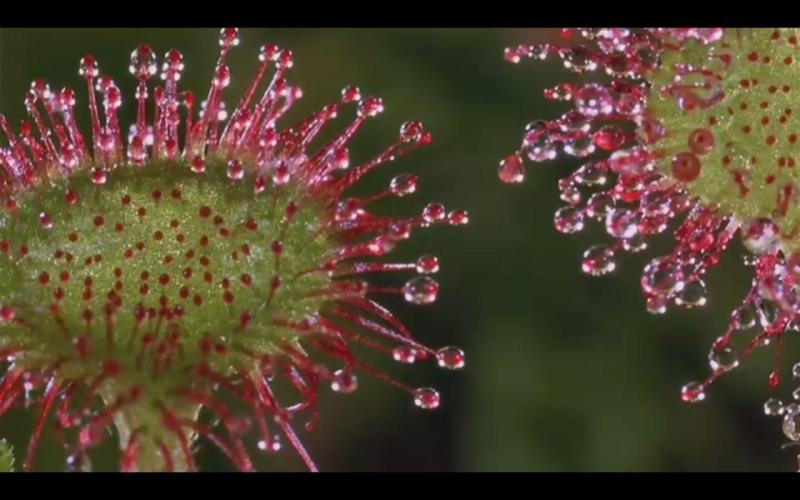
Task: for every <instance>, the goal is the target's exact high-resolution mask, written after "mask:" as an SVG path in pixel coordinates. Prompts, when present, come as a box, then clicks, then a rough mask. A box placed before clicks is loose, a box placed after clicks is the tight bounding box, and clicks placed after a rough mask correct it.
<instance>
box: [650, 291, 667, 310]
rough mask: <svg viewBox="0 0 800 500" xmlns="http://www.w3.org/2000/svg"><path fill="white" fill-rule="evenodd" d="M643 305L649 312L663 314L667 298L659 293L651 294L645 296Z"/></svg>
mask: <svg viewBox="0 0 800 500" xmlns="http://www.w3.org/2000/svg"><path fill="white" fill-rule="evenodd" d="M645 307H646V309H647V312H649V313H650V314H664V313H665V312H667V298H666V297H662V296H660V295H651V296H650V297H647V303H646V306H645Z"/></svg>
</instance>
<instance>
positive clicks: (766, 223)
mask: <svg viewBox="0 0 800 500" xmlns="http://www.w3.org/2000/svg"><path fill="white" fill-rule="evenodd" d="M739 231H740V234H741V237H742V243H743V244H744V246H745V248H747V249H748V250H750V251H751V252H753V253H755V254H759V255H760V254H765V253H771V252H773V251H775V250H776V249H777V248H778V246H779V245H780V243H781V237H780V228H779V227H778V225H777V224H775V223H774V222H773V221H772V219H768V218H763V217H762V218H759V219H751V220H748V221H745V222H744V223H743V224H742V227H741V228H740V229H739Z"/></svg>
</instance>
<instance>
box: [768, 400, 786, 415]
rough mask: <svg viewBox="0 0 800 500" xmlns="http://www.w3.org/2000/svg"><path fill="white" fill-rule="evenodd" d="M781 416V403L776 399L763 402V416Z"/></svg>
mask: <svg viewBox="0 0 800 500" xmlns="http://www.w3.org/2000/svg"><path fill="white" fill-rule="evenodd" d="M781 414H783V401H781V400H780V399H778V398H769V399H768V400H766V401H765V402H764V415H767V416H769V417H778V416H780V415H781Z"/></svg>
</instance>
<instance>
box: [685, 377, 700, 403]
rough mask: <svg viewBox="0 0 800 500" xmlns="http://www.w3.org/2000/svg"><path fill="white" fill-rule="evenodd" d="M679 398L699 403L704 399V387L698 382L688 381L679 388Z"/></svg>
mask: <svg viewBox="0 0 800 500" xmlns="http://www.w3.org/2000/svg"><path fill="white" fill-rule="evenodd" d="M681 399H683V400H684V401H685V402H687V403H699V402H700V401H703V400H704V399H706V393H705V387H703V384H701V383H699V382H689V383H688V384H686V385H684V386H683V387H682V388H681Z"/></svg>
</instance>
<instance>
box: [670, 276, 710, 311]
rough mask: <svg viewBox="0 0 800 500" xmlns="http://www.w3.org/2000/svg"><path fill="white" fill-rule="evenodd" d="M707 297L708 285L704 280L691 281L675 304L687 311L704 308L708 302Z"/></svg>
mask: <svg viewBox="0 0 800 500" xmlns="http://www.w3.org/2000/svg"><path fill="white" fill-rule="evenodd" d="M707 295H708V292H707V291H706V285H705V283H703V281H702V280H694V281H690V282H688V283H686V285H685V286H684V287H683V290H681V291H680V292H679V293H678V295H677V296H676V297H675V304H676V305H679V306H682V307H685V308H687V309H691V308H693V307H703V306H704V305H705V304H706V301H707V300H708V298H707Z"/></svg>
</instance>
